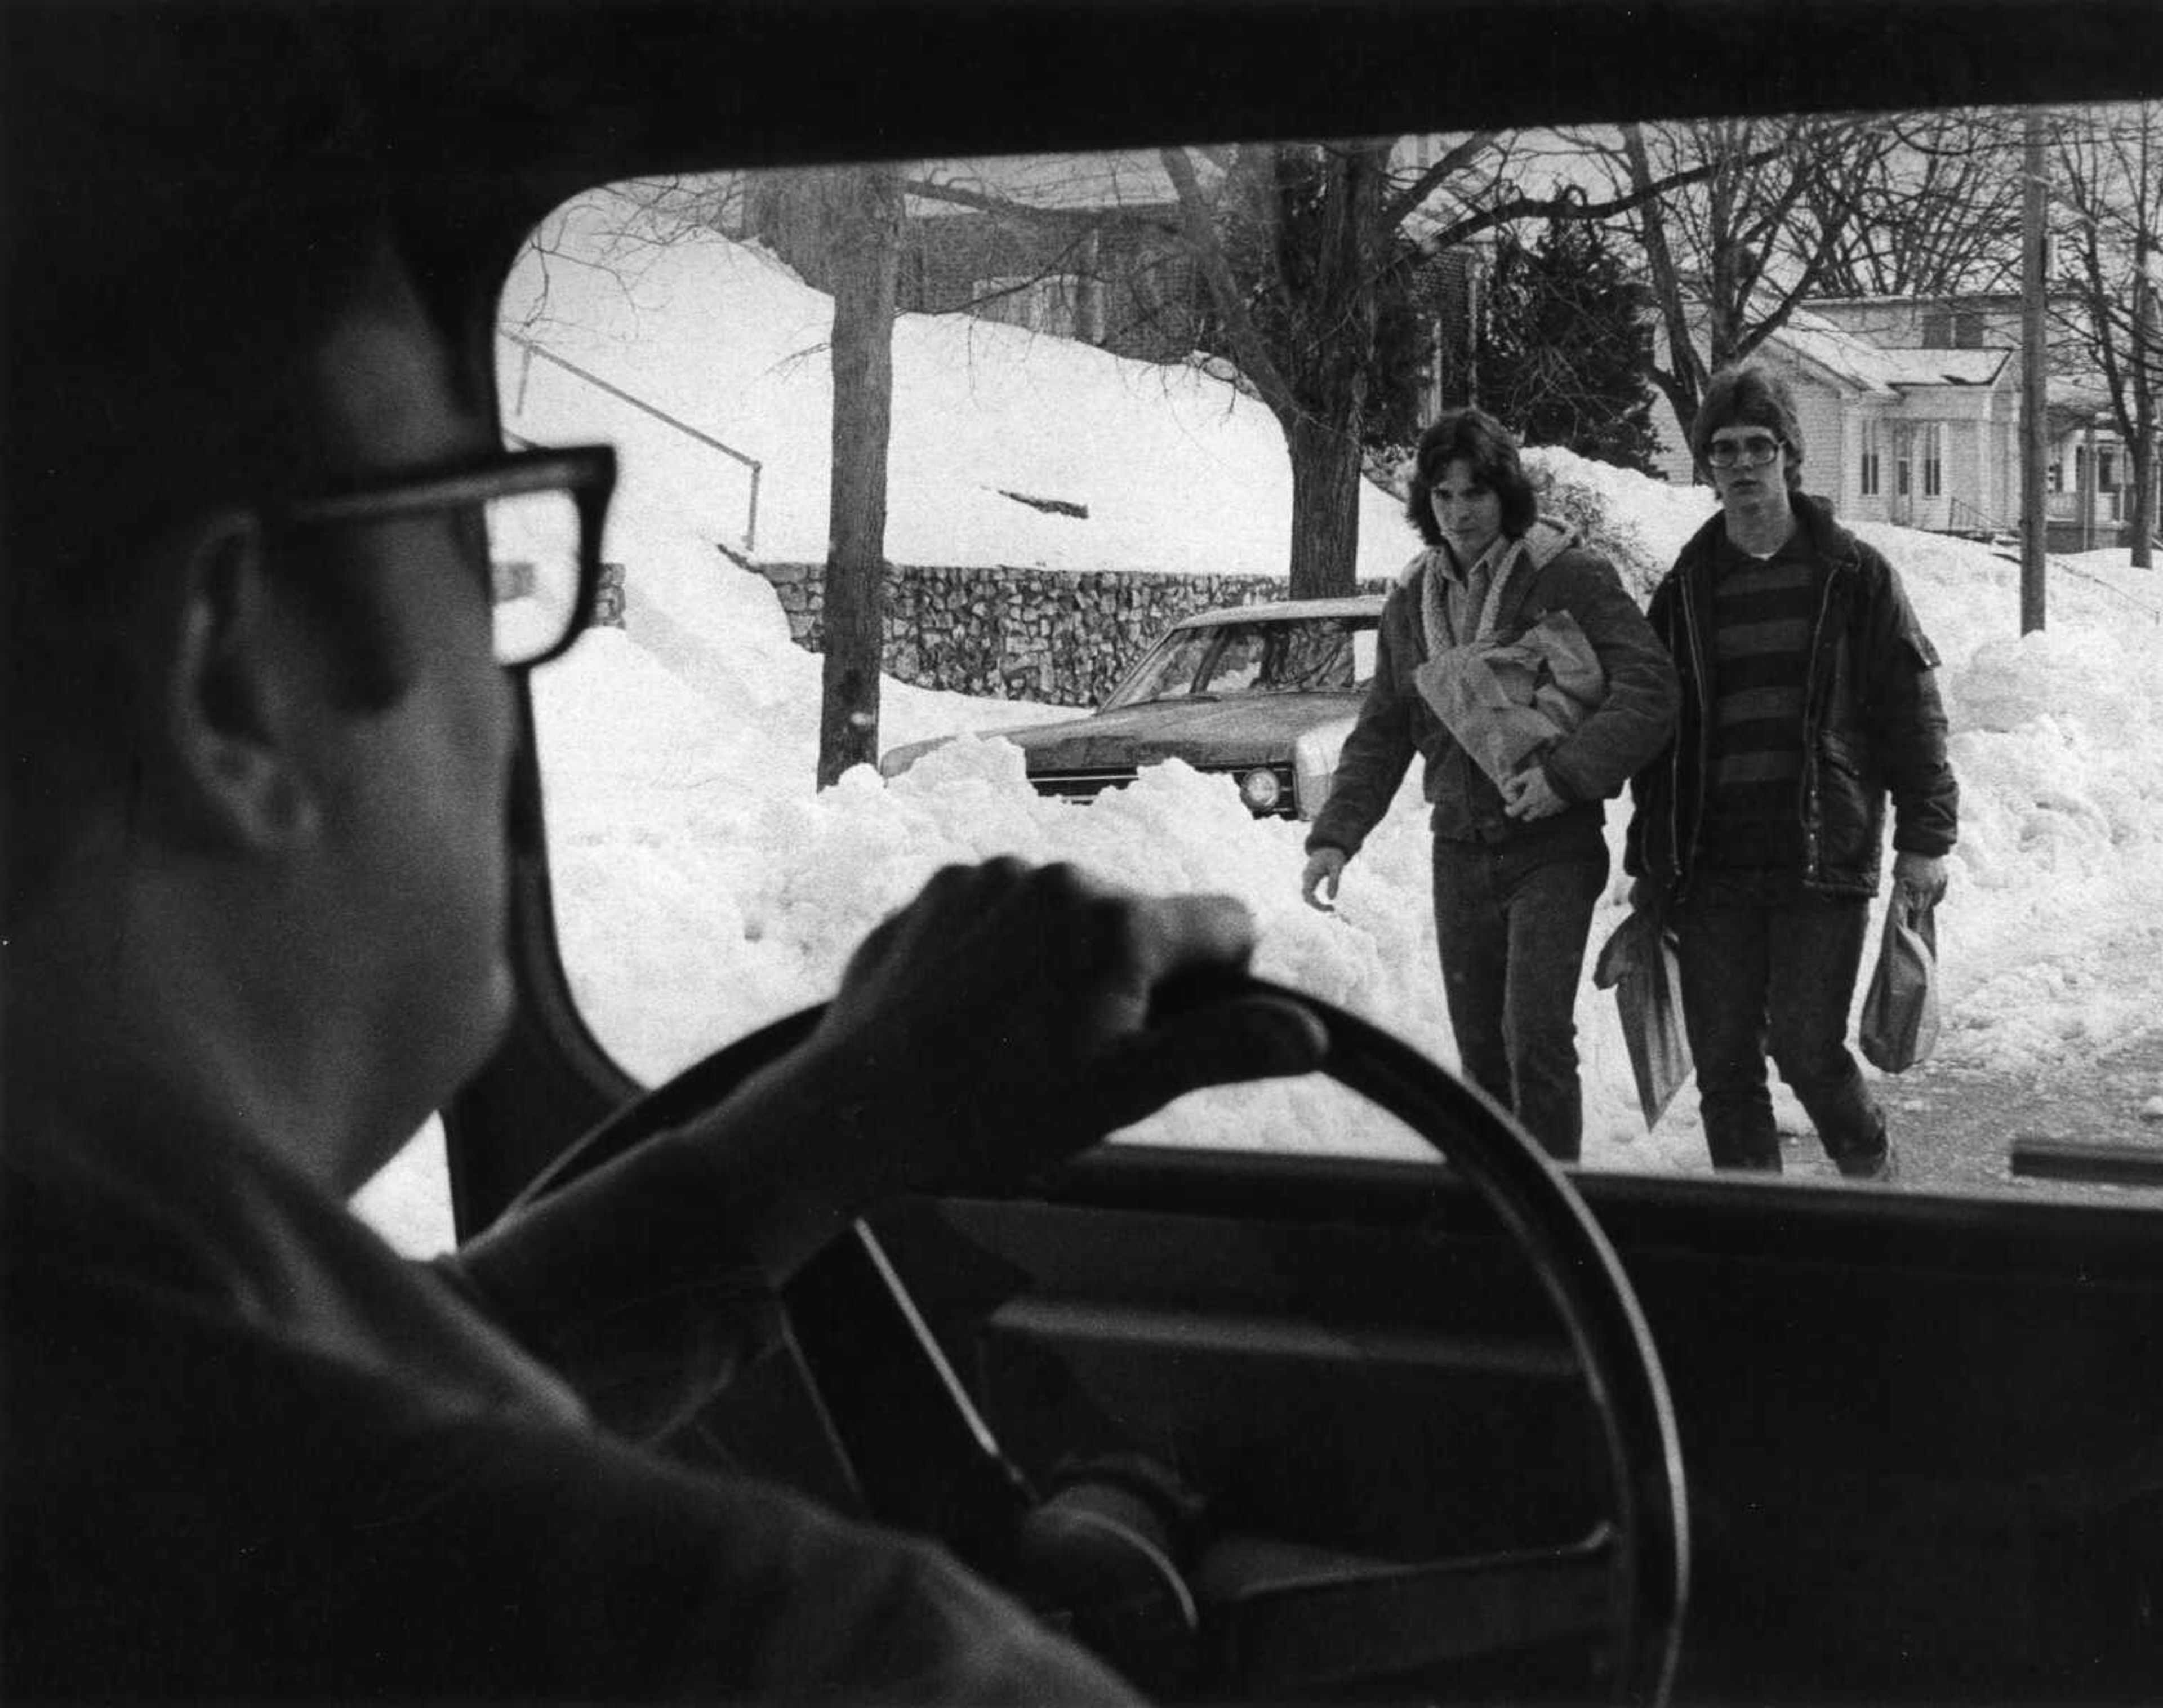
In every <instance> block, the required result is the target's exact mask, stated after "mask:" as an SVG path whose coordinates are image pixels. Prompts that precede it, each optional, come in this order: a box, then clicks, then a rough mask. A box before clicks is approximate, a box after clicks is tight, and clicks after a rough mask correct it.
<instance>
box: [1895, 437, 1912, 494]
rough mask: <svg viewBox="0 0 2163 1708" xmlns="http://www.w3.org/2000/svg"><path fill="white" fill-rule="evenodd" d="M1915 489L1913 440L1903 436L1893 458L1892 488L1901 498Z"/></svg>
mask: <svg viewBox="0 0 2163 1708" xmlns="http://www.w3.org/2000/svg"><path fill="white" fill-rule="evenodd" d="M1914 490H1915V455H1914V440H1913V439H1912V438H1909V437H1905V436H1903V437H1901V439H1900V453H1899V455H1898V456H1897V457H1895V458H1893V491H1894V492H1895V493H1897V494H1899V496H1901V497H1902V498H1905V497H1907V496H1908V495H1909V493H1911V492H1913V491H1914Z"/></svg>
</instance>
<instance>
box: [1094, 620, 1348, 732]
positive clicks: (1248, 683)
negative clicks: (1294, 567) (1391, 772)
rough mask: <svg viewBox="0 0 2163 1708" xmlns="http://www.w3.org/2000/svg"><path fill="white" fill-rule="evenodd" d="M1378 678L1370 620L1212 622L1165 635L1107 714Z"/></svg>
mask: <svg viewBox="0 0 2163 1708" xmlns="http://www.w3.org/2000/svg"><path fill="white" fill-rule="evenodd" d="M1374 673H1375V623H1374V621H1373V619H1371V618H1370V619H1366V620H1364V621H1361V620H1357V619H1354V618H1350V617H1301V618H1284V619H1278V620H1275V621H1265V622H1249V623H1242V622H1227V623H1209V624H1203V625H1198V626H1195V627H1193V628H1186V629H1177V630H1175V631H1173V632H1172V633H1171V634H1169V635H1166V636H1165V637H1164V640H1163V641H1162V642H1160V644H1159V645H1158V647H1157V648H1156V650H1155V652H1151V653H1150V655H1149V656H1148V657H1147V658H1144V659H1143V660H1142V662H1141V663H1140V664H1139V666H1137V667H1136V668H1135V670H1134V674H1133V675H1132V676H1130V677H1129V678H1127V680H1126V681H1125V682H1123V683H1122V684H1120V685H1119V687H1118V689H1115V690H1114V691H1113V694H1112V696H1111V697H1110V698H1109V699H1107V700H1106V701H1105V702H1104V706H1103V709H1104V710H1106V711H1116V710H1118V709H1119V708H1120V707H1122V706H1129V705H1147V704H1149V703H1150V702H1152V701H1155V700H1165V699H1225V698H1228V697H1230V696H1236V695H1240V694H1354V693H1357V692H1358V691H1359V689H1362V688H1364V687H1365V686H1366V684H1367V682H1368V679H1369V678H1371V677H1372V676H1373V675H1374Z"/></svg>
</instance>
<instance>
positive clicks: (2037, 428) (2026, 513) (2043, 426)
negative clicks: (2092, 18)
mask: <svg viewBox="0 0 2163 1708" xmlns="http://www.w3.org/2000/svg"><path fill="white" fill-rule="evenodd" d="M2024 142H2025V150H2024V152H2025V154H2026V160H2025V161H2024V163H2023V168H2022V173H2021V179H2022V190H2023V193H2022V196H2021V200H2020V215H2021V217H2020V237H2021V243H2020V632H2021V633H2022V634H2024V635H2031V634H2033V633H2035V631H2036V630H2038V629H2040V628H2041V627H2042V626H2043V607H2044V598H2043V595H2044V584H2043V562H2044V558H2043V547H2044V542H2045V540H2046V539H2047V538H2048V537H2049V530H2050V505H2049V500H2047V499H2046V498H2045V495H2044V491H2043V467H2044V460H2045V458H2044V451H2045V435H2046V433H2047V431H2048V423H2047V421H2046V415H2047V411H2048V405H2049V398H2048V396H2047V393H2046V391H2045V386H2044V383H2043V372H2044V369H2043V338H2044V327H2043V292H2044V288H2045V280H2044V276H2043V274H2044V232H2043V209H2044V187H2045V186H2044V170H2045V168H2044V156H2043V114H2042V112H2041V111H2040V109H2039V108H2036V107H2029V109H2028V113H2027V120H2026V125H2025V135H2024Z"/></svg>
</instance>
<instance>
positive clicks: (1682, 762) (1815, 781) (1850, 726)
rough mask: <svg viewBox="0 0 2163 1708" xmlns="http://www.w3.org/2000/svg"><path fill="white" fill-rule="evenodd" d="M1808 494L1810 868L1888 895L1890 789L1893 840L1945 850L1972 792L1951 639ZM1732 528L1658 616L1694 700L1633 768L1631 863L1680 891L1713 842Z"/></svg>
mask: <svg viewBox="0 0 2163 1708" xmlns="http://www.w3.org/2000/svg"><path fill="white" fill-rule="evenodd" d="M1794 512H1795V520H1796V523H1797V525H1798V526H1799V527H1800V528H1801V529H1802V531H1803V534H1804V539H1805V541H1806V542H1808V544H1809V548H1810V550H1811V552H1812V553H1813V554H1814V555H1815V557H1816V558H1817V560H1818V563H1819V565H1820V581H1819V591H1818V600H1817V616H1816V617H1815V620H1814V621H1813V622H1812V624H1811V629H1810V655H1809V677H1808V688H1807V690H1806V694H1805V697H1804V712H1803V772H1802V781H1801V787H1800V789H1799V792H1798V794H1797V796H1796V800H1795V812H1796V815H1797V818H1798V820H1799V822H1800V824H1801V825H1802V830H1803V847H1804V871H1803V877H1804V882H1805V883H1808V884H1809V885H1810V886H1811V887H1812V888H1815V889H1819V890H1823V891H1825V892H1827V893H1833V894H1850V895H1875V894H1876V893H1877V892H1878V879H1879V875H1880V868H1881V862H1882V858H1883V856H1882V851H1881V845H1882V843H1883V833H1884V824H1885V800H1886V795H1887V792H1888V789H1889V790H1890V792H1891V795H1892V799H1893V815H1894V817H1893V846H1894V847H1895V848H1897V849H1899V850H1901V851H1904V852H1909V853H1916V854H1930V855H1943V854H1945V853H1947V852H1949V851H1951V848H1952V846H1953V841H1954V837H1955V834H1956V826H1957V823H1958V815H1959V806H1960V789H1959V785H1958V783H1956V781H1955V779H1954V777H1953V773H1952V768H1951V765H1950V764H1949V763H1948V762H1947V761H1946V714H1945V708H1944V705H1943V704H1942V702H1941V701H1940V698H1939V695H1938V685H1937V679H1936V677H1935V671H1936V669H1937V666H1938V654H1937V649H1936V648H1935V647H1933V646H1931V644H1930V638H1929V637H1928V636H1926V635H1925V634H1924V632H1923V629H1922V625H1921V624H1920V623H1919V622H1918V621H1916V618H1915V612H1914V607H1913V606H1911V605H1909V603H1908V595H1907V593H1906V591H1905V589H1903V588H1902V586H1901V585H1900V579H1899V576H1898V575H1897V574H1894V573H1893V566H1892V565H1891V564H1890V563H1887V562H1886V561H1885V558H1884V557H1883V554H1881V553H1878V552H1877V551H1875V550H1873V549H1872V548H1870V547H1869V546H1867V545H1865V544H1864V543H1863V542H1862V541H1860V540H1858V539H1857V538H1856V537H1855V536H1854V535H1853V534H1851V533H1850V532H1848V531H1847V530H1846V528H1844V527H1841V525H1840V524H1839V522H1837V521H1835V520H1834V518H1833V514H1832V511H1831V507H1830V506H1828V505H1826V504H1825V502H1824V501H1823V500H1820V499H1815V498H1812V497H1809V496H1808V495H1805V494H1803V493H1797V494H1795V495H1794ZM1726 526H1727V521H1726V517H1725V516H1714V517H1713V518H1712V520H1711V521H1708V522H1707V523H1706V524H1705V526H1704V527H1702V528H1700V529H1699V530H1698V532H1696V534H1694V536H1693V537H1691V539H1690V541H1689V543H1688V544H1687V545H1685V546H1684V548H1683V549H1682V552H1681V553H1680V555H1679V556H1678V557H1677V558H1676V559H1675V566H1674V568H1673V569H1671V570H1669V571H1668V575H1667V579H1665V580H1663V581H1662V582H1661V584H1659V586H1658V588H1657V589H1654V591H1653V594H1652V605H1651V606H1650V609H1649V610H1648V611H1647V616H1648V617H1649V618H1650V620H1651V622H1652V627H1653V629H1654V631H1656V632H1657V633H1658V635H1659V637H1660V638H1661V639H1662V640H1663V641H1664V642H1666V643H1667V646H1668V650H1669V651H1670V652H1672V653H1673V655H1674V661H1675V668H1676V671H1677V673H1678V674H1679V677H1680V678H1681V682H1682V689H1683V697H1682V713H1681V715H1680V717H1679V719H1678V720H1677V721H1676V724H1675V729H1674V736H1673V740H1672V741H1670V742H1669V743H1668V746H1667V747H1666V748H1665V749H1664V750H1663V751H1662V752H1660V753H1659V755H1658V757H1655V758H1654V759H1653V760H1652V762H1651V763H1650V764H1649V765H1647V766H1646V767H1645V768H1644V769H1643V770H1642V771H1641V772H1640V773H1638V774H1637V776H1636V777H1635V778H1632V779H1631V798H1632V801H1633V803H1634V810H1633V812H1632V814H1631V820H1630V829H1629V836H1628V841H1627V846H1626V849H1625V851H1624V855H1623V865H1624V867H1625V869H1626V870H1627V871H1628V872H1631V873H1632V874H1633V875H1640V876H1644V877H1647V878H1651V879H1652V882H1653V883H1655V884H1656V885H1658V886H1659V887H1660V888H1662V889H1663V891H1664V892H1665V893H1666V894H1667V896H1668V899H1670V900H1677V899H1681V897H1682V896H1683V895H1684V894H1685V893H1688V891H1689V885H1690V882H1691V879H1692V878H1693V877H1694V874H1695V872H1696V871H1697V870H1698V868H1699V867H1700V863H1701V857H1702V856H1703V854H1704V847H1703V835H1704V824H1705V794H1706V779H1707V777H1708V774H1709V773H1710V752H1711V730H1710V725H1709V723H1708V721H1707V718H1706V713H1707V710H1708V707H1709V705H1710V701H1711V697H1712V694H1713V693H1714V684H1713V679H1712V664H1711V661H1712V631H1713V618H1712V610H1713V605H1712V584H1713V575H1714V563H1715V558H1716V556H1717V553H1718V550H1719V548H1720V542H1721V540H1722V539H1723V537H1724V536H1725V530H1726Z"/></svg>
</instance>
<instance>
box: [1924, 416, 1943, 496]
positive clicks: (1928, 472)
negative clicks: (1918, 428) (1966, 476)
mask: <svg viewBox="0 0 2163 1708" xmlns="http://www.w3.org/2000/svg"><path fill="white" fill-rule="evenodd" d="M1945 490H1946V430H1945V427H1944V426H1943V425H1942V424H1941V423H1940V422H1931V423H1930V426H1928V427H1925V428H1924V429H1923V496H1924V497H1925V498H1937V497H1940V496H1941V495H1943V494H1944V492H1945Z"/></svg>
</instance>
